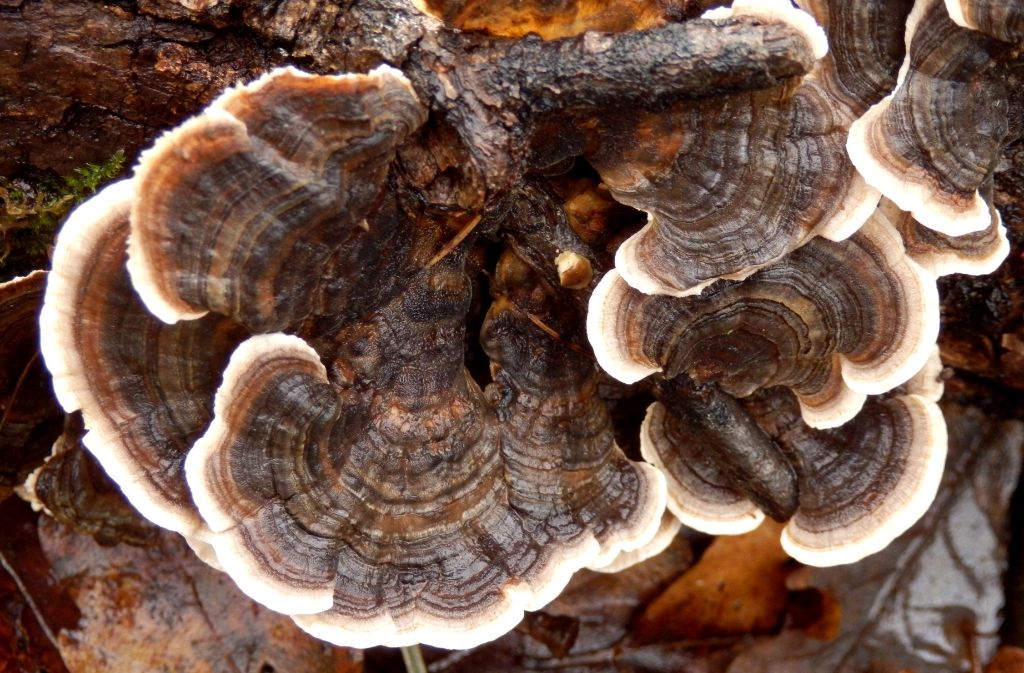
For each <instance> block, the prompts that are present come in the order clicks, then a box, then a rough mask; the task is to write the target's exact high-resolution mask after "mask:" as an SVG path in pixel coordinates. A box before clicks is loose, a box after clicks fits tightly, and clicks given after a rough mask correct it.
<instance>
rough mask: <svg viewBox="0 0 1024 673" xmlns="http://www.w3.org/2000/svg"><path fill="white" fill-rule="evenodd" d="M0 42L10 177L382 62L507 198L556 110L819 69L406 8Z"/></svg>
mask: <svg viewBox="0 0 1024 673" xmlns="http://www.w3.org/2000/svg"><path fill="white" fill-rule="evenodd" d="M0 34H2V35H3V36H4V40H3V44H2V45H0V174H5V175H11V174H14V173H16V172H17V171H19V170H22V169H25V168H28V167H34V168H40V169H52V170H55V171H58V172H62V173H65V172H68V171H69V170H71V169H72V168H74V167H76V166H80V165H82V164H83V163H85V162H88V161H93V162H97V161H101V160H103V159H104V158H106V157H107V156H109V155H110V154H111V153H112V152H113V151H114V150H116V149H118V148H122V149H124V150H125V151H126V152H127V153H128V155H129V156H133V155H134V154H135V153H136V151H137V150H138V149H139V148H140V147H141V146H143V145H144V144H146V143H148V142H150V141H151V140H152V139H153V138H154V137H155V136H156V135H157V133H158V132H159V131H160V130H161V129H164V128H167V127H169V126H172V125H174V124H176V123H178V122H180V121H181V120H182V119H183V118H184V117H186V116H188V115H190V114H193V113H194V112H196V111H197V110H198V109H200V108H201V107H202V106H203V105H205V104H206V103H208V102H209V101H210V100H211V99H212V98H213V97H214V96H215V95H216V94H217V93H218V92H219V91H221V90H222V89H223V88H224V87H225V86H227V85H229V84H233V83H234V82H236V81H238V80H247V79H251V78H252V77H253V76H255V75H256V74H258V73H260V72H263V71H265V70H267V69H269V68H271V67H273V66H276V65H282V64H285V63H294V64H297V65H301V66H303V67H304V68H306V69H311V70H314V71H317V72H320V73H331V72H344V71H347V72H366V71H368V70H369V69H371V68H373V67H375V66H377V65H379V64H381V63H388V64H391V65H394V66H396V67H399V68H400V69H402V70H403V71H404V72H405V74H406V75H407V76H408V77H409V78H410V80H412V82H413V83H414V86H415V87H416V88H417V93H419V94H420V95H421V96H422V98H423V100H424V101H426V102H427V103H428V105H430V107H431V108H432V109H433V111H435V112H436V113H439V114H438V116H439V117H440V118H443V119H444V120H445V121H446V122H447V123H448V124H450V125H451V127H452V128H453V129H454V130H455V131H456V133H457V134H458V136H459V137H461V138H462V140H463V141H464V142H466V143H467V145H468V147H469V148H470V152H471V153H472V156H473V162H474V163H475V164H479V166H478V168H486V172H487V175H488V180H487V182H488V185H487V186H488V187H491V188H495V187H505V186H506V185H505V184H502V182H503V181H507V180H508V179H509V177H510V176H511V175H513V174H514V172H515V170H516V169H515V168H514V167H515V166H516V164H519V163H521V162H522V161H524V160H525V157H524V156H523V155H524V153H525V145H524V142H523V140H524V138H526V137H528V136H529V135H530V133H531V131H534V130H536V129H538V128H539V126H538V125H539V123H540V122H541V121H543V119H544V118H547V117H550V113H551V112H553V111H556V110H557V111H568V110H576V111H582V112H583V113H585V112H586V111H588V110H595V109H604V108H608V107H609V106H611V107H614V106H622V107H630V106H635V105H637V104H642V105H645V106H658V105H664V104H665V103H667V102H670V101H672V100H674V99H678V98H681V97H694V96H705V95H711V94H716V93H721V92H722V91H725V90H742V89H751V88H763V87H765V86H768V85H771V84H773V83H777V82H779V81H781V80H783V79H785V78H788V77H792V76H795V75H800V74H802V73H803V72H805V71H806V70H807V69H808V68H809V67H810V64H811V61H812V58H811V54H810V52H809V50H808V47H807V44H806V41H805V40H804V38H803V37H802V36H800V35H798V34H796V33H795V32H794V31H792V30H787V29H786V28H784V27H780V26H779V25H756V24H755V23H753V22H749V21H748V22H735V23H734V24H730V25H725V26H721V25H720V26H717V27H716V26H715V25H713V24H712V23H711V22H709V21H695V22H690V23H686V24H669V25H666V26H663V27H659V28H653V29H650V30H646V31H637V32H634V33H626V34H622V35H617V36H614V37H610V36H597V35H595V34H591V35H589V36H582V37H574V38H567V39H563V40H553V41H550V42H542V41H541V40H539V39H538V38H527V39H525V40H508V39H498V38H492V37H488V36H486V35H483V34H476V33H459V32H457V31H455V30H452V29H448V28H445V27H444V26H442V25H441V24H440V23H439V22H438V21H437V20H436V19H433V18H431V17H428V16H426V15H424V14H422V13H420V12H419V11H418V10H416V9H415V8H414V7H413V5H412V3H411V2H406V1H404V0H357V1H355V2H343V3H336V2H327V1H326V0H316V1H314V2H304V3H298V2H270V0H258V1H256V2H250V3H244V6H243V4H242V3H234V2H230V1H229V0H222V1H218V0H210V1H208V2H201V3H195V2H177V1H174V0H150V1H145V0H144V1H143V2H140V3H138V4H137V5H136V4H135V3H121V4H103V3H99V2H90V1H87V0H68V1H64V0H60V1H58V0H42V1H41V2H23V3H17V2H9V1H5V2H3V3H2V5H0ZM640 82H642V83H643V85H642V86H641V85H640ZM566 118H567V117H566ZM546 130H550V129H546ZM562 131H563V132H564V131H565V129H562Z"/></svg>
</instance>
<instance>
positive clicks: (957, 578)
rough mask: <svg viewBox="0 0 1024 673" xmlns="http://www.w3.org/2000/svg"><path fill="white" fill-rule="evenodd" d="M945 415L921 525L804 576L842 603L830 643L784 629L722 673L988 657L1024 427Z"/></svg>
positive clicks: (924, 670) (887, 668)
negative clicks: (937, 480)
mask: <svg viewBox="0 0 1024 673" xmlns="http://www.w3.org/2000/svg"><path fill="white" fill-rule="evenodd" d="M945 413H946V419H947V422H948V423H949V431H950V453H949V458H948V460H947V464H946V474H945V477H944V479H943V484H942V487H941V488H940V491H939V494H938V497H937V498H936V500H935V502H934V504H933V505H932V507H931V509H930V510H929V511H928V513H927V514H925V516H924V517H923V518H922V519H921V521H920V522H918V524H917V525H916V526H914V527H913V528H912V529H911V530H910V531H909V532H908V533H907V534H905V535H903V536H902V537H900V538H898V539H897V540H896V541H895V542H894V543H893V544H891V545H890V546H889V547H888V548H887V549H886V550H884V551H882V552H880V553H878V554H875V555H874V556H870V557H868V558H866V559H864V560H863V561H861V562H859V563H856V564H853V565H849V566H841V567H836V568H824V569H808V570H807V571H805V572H806V577H805V578H804V581H803V582H802V583H803V584H806V586H807V587H808V588H811V587H813V588H814V589H816V590H818V591H820V592H822V593H824V594H826V595H828V596H831V597H832V598H834V599H835V600H836V601H837V602H838V604H839V605H840V606H841V609H842V618H841V622H840V624H839V629H838V631H837V632H836V634H835V637H834V639H832V640H828V641H823V640H820V639H818V638H814V637H812V636H811V635H809V634H808V632H807V628H806V625H805V626H804V628H802V629H797V628H789V629H786V630H785V631H783V632H782V633H780V634H779V635H778V636H776V637H770V638H762V639H759V640H758V641H757V642H756V643H755V644H754V645H753V647H751V648H750V649H749V650H747V651H745V652H744V653H742V654H741V655H740V656H739V657H737V658H736V660H735V661H734V662H733V664H732V666H731V667H730V668H729V672H730V673H775V672H777V673H812V672H813V673H823V672H827V673H864V672H868V671H870V672H871V673H896V672H897V671H913V672H914V673H954V672H957V673H959V672H961V671H966V670H972V667H974V670H979V669H980V664H979V661H985V660H987V659H988V658H989V657H990V656H992V654H993V653H994V652H995V649H996V647H997V645H998V637H997V632H998V628H999V623H1000V611H1001V609H1002V607H1003V602H1004V597H1003V587H1002V576H1003V573H1004V572H1005V569H1006V541H1007V535H1008V513H1007V508H1008V505H1009V499H1010V496H1011V495H1012V493H1013V490H1014V487H1015V486H1016V483H1017V478H1018V475H1019V473H1020V466H1021V447H1022V444H1024V425H1022V424H1021V423H1019V422H1015V421H1007V422H995V421H991V420H989V419H987V418H985V417H984V416H982V415H981V413H980V412H978V411H976V410H969V409H968V410H965V409H962V408H958V407H954V406H947V407H946V409H945ZM798 577H799V576H798Z"/></svg>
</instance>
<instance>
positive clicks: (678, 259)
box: [588, 2, 902, 296]
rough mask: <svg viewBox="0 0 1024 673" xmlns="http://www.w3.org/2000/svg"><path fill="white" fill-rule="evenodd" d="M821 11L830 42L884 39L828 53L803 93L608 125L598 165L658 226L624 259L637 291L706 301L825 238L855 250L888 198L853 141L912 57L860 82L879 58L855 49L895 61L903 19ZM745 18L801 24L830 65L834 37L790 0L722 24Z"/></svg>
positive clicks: (624, 250)
mask: <svg viewBox="0 0 1024 673" xmlns="http://www.w3.org/2000/svg"><path fill="white" fill-rule="evenodd" d="M813 4H814V7H813V8H812V9H814V10H815V11H816V12H819V13H821V14H822V17H823V18H824V19H831V20H833V21H834V23H835V24H836V25H835V26H830V27H829V30H836V31H838V32H840V33H845V32H848V31H849V29H850V27H849V26H848V25H847V24H849V23H855V24H857V26H856V27H857V28H862V27H864V26H863V25H861V24H864V25H866V26H867V27H869V28H872V29H874V30H873V31H870V32H868V35H870V36H871V38H870V39H868V37H866V36H860V38H861V39H860V40H859V42H855V41H852V40H851V43H850V44H847V45H844V48H843V49H841V50H840V51H839V52H837V53H836V54H832V53H829V54H828V55H827V56H825V58H824V59H823V60H822V61H820V62H819V63H818V64H817V65H816V66H815V69H814V70H813V71H812V72H811V73H810V74H809V75H808V76H806V77H805V78H803V80H802V82H801V83H800V84H799V85H798V86H796V87H795V88H794V86H793V85H792V84H790V85H784V86H779V87H776V88H774V89H768V90H764V91H757V92H752V93H743V94H734V95H730V96H726V97H723V98H718V99H713V100H705V101H684V102H680V103H677V104H675V105H674V106H672V107H671V108H670V109H669V110H668V111H666V112H651V113H646V114H638V113H637V112H635V111H630V112H629V113H628V114H622V115H620V116H617V117H616V116H614V115H612V116H609V117H607V118H606V119H603V120H601V121H600V122H599V124H600V131H599V133H598V138H599V139H600V141H601V142H600V144H599V146H598V147H597V148H596V149H595V150H594V151H592V153H591V154H589V155H588V158H589V159H590V161H591V163H592V164H593V165H594V166H595V168H597V170H598V171H599V172H600V173H601V177H602V179H603V180H604V182H605V183H606V184H607V185H608V187H609V188H610V190H611V192H612V194H613V195H614V196H615V198H616V199H617V200H619V201H622V202H623V203H627V204H629V205H631V206H634V207H637V208H640V209H642V210H645V211H647V212H648V213H649V216H650V217H649V222H648V225H647V226H646V227H644V228H643V229H642V230H641V231H640V232H638V233H637V234H636V235H634V236H633V237H631V238H630V239H629V240H627V241H626V242H625V243H624V244H623V245H622V246H620V247H619V249H618V251H617V254H616V268H617V269H618V271H619V272H620V273H621V274H622V277H623V278H624V279H625V280H626V282H627V283H629V284H630V285H631V286H632V287H635V288H636V289H638V290H640V291H642V292H645V293H648V294H667V295H671V296H688V295H691V294H696V293H699V292H700V291H701V290H702V289H703V288H704V287H706V286H707V285H709V284H710V283H712V282H713V281H714V280H716V279H718V278H721V277H725V278H742V277H744V276H745V275H749V274H750V273H752V272H753V271H754V270H756V269H757V268H759V267H761V266H764V265H765V264H769V263H771V262H774V261H776V260H778V259H780V258H782V257H783V256H784V255H785V254H787V253H788V252H789V251H790V250H793V249H794V248H796V247H799V246H800V245H802V244H803V243H804V242H805V241H806V240H808V239H809V238H810V237H811V236H813V235H821V236H825V237H827V238H830V239H833V240H841V239H843V238H846V237H847V236H849V235H850V234H851V233H853V232H854V231H856V230H857V228H859V227H860V226H861V225H862V224H863V222H864V221H865V220H866V219H867V218H868V217H869V216H870V214H871V212H872V211H873V209H874V207H875V205H876V204H877V202H878V197H879V194H878V192H877V191H876V190H875V189H873V188H871V187H869V186H868V185H867V183H865V182H864V179H863V178H862V177H861V176H860V174H858V172H857V171H856V169H855V168H854V167H853V165H852V164H851V163H850V162H849V160H848V158H847V157H846V153H845V149H844V146H845V142H846V131H847V129H848V127H849V124H850V123H851V122H852V121H853V120H854V119H856V118H857V116H858V115H859V114H861V112H862V111H863V110H864V109H865V108H866V107H867V105H869V104H870V103H871V102H874V100H877V97H876V98H871V96H872V95H873V94H874V92H875V90H876V89H877V88H878V86H877V82H879V81H881V82H884V81H886V80H887V74H888V73H886V72H885V70H886V67H887V64H889V63H892V62H894V61H895V60H896V58H898V57H899V56H901V55H902V54H899V55H898V56H897V57H896V58H889V59H888V60H882V61H879V62H874V63H872V69H871V70H870V71H869V73H868V74H867V75H861V76H860V79H858V78H857V77H854V76H852V75H851V74H850V73H851V71H852V70H853V68H852V67H851V64H850V62H851V61H856V62H858V63H859V62H861V61H864V60H869V57H867V56H864V55H863V54H860V53H858V52H856V51H855V50H854V48H855V47H859V46H861V45H860V44H859V43H870V46H871V48H872V49H873V52H885V53H888V52H889V50H891V46H890V45H889V44H888V42H891V41H892V40H888V39H887V38H888V37H892V36H894V35H895V34H896V30H895V28H894V27H893V22H892V15H893V14H898V11H896V12H894V11H893V10H892V9H891V8H887V7H886V6H884V5H882V4H881V3H877V2H872V3H866V4H864V5H863V7H860V11H850V10H848V9H847V8H846V7H842V6H840V7H838V8H837V9H836V11H833V12H832V13H831V16H830V13H829V11H828V5H827V4H826V3H824V2H818V3H813ZM833 4H835V3H833ZM737 15H743V16H749V17H753V18H757V19H760V20H784V21H788V22H791V23H793V24H795V25H798V26H801V27H802V30H803V33H804V34H805V35H807V36H808V40H809V41H810V42H811V43H812V44H814V45H816V47H815V55H816V56H819V57H820V56H824V55H825V53H826V48H825V36H824V33H823V32H822V30H821V29H820V28H818V27H817V26H816V25H815V24H814V21H813V19H812V18H811V16H810V15H808V14H806V13H804V12H801V11H799V10H796V9H795V8H793V7H792V6H791V5H790V4H789V3H788V2H782V3H735V4H734V5H733V7H732V8H731V9H729V10H724V11H723V10H716V11H715V13H714V14H713V15H712V16H714V17H716V18H717V17H719V16H737ZM848 15H849V16H848ZM840 22H845V23H840ZM899 34H900V35H902V32H900V33H899ZM865 48H866V47H865ZM851 52H852V53H851ZM844 78H845V79H844ZM888 78H890V79H894V78H895V67H893V68H892V73H891V74H888ZM865 80H867V81H865ZM864 98H867V100H864ZM825 194H827V195H828V198H823V195H825Z"/></svg>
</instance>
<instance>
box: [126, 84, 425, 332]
mask: <svg viewBox="0 0 1024 673" xmlns="http://www.w3.org/2000/svg"><path fill="white" fill-rule="evenodd" d="M425 115H426V112H425V109H424V108H423V106H422V105H420V103H419V101H418V100H417V98H416V95H415V94H414V93H413V91H412V88H411V86H410V85H409V82H408V80H406V78H405V77H404V76H403V75H402V74H401V73H400V72H399V71H397V70H395V69H394V68H390V67H388V66H380V67H379V68H377V69H376V70H374V71H373V72H371V73H370V74H368V75H337V76H314V75H308V74H306V73H302V72H300V71H298V70H295V69H294V68H281V69H278V70H274V71H272V72H270V73H268V74H267V75H265V76H264V77H262V78H260V79H259V80H257V81H255V82H253V83H251V84H248V85H245V86H239V87H236V88H234V89H230V90H228V91H227V92H225V93H224V94H222V95H221V96H220V97H219V98H218V99H217V100H216V101H214V102H213V104H211V105H210V107H209V108H207V109H206V110H205V111H204V112H203V113H202V114H200V115H198V116H197V117H194V118H192V119H190V120H188V121H186V122H185V123H184V124H182V125H181V126H179V127H178V128H176V129H174V130H173V131H170V132H169V133H167V134H165V135H164V136H163V137H162V138H160V139H159V140H158V141H157V142H156V144H155V145H154V146H153V148H152V149H150V150H148V151H147V152H145V153H144V154H143V155H142V158H141V160H140V162H139V165H138V167H137V168H136V177H135V182H136V184H137V191H138V198H137V199H136V201H135V202H134V204H133V206H132V214H131V220H132V236H131V240H130V242H129V262H128V270H129V271H130V272H131V274H132V283H133V284H134V286H135V288H136V290H137V291H138V292H139V295H140V296H141V297H142V300H143V301H144V302H145V303H146V306H147V307H148V308H149V310H150V311H152V312H153V314H154V315H156V316H157V317H158V318H160V319H161V320H164V321H165V322H174V321H176V320H179V319H189V318H195V317H198V316H200V315H203V314H204V313H206V312H207V311H209V310H213V311H217V312H220V313H223V314H224V315H227V316H231V317H233V318H235V319H236V320H238V321H239V322H241V323H242V324H244V325H246V326H247V327H249V328H250V329H252V330H254V331H274V330H277V329H283V328H284V327H287V326H289V325H292V324H294V323H295V322H297V321H299V320H301V319H302V318H304V317H306V316H308V315H309V314H310V313H313V312H314V311H323V310H324V309H325V308H326V307H323V306H319V305H318V302H319V301H323V300H324V298H323V296H322V293H323V289H322V288H321V287H320V281H321V276H319V275H318V274H311V273H309V269H320V268H324V267H325V266H326V265H327V264H328V261H330V263H332V264H349V265H358V264H359V260H361V259H372V258H373V257H374V256H375V255H374V253H375V252H376V249H375V246H379V245H380V241H379V240H378V239H377V238H376V237H374V236H363V235H354V232H356V230H357V229H359V227H360V225H361V223H362V222H363V221H364V219H365V217H366V213H367V212H368V210H369V209H370V207H371V206H372V205H373V199H374V198H376V196H377V194H378V193H379V186H380V184H381V183H382V182H383V180H384V176H385V175H386V173H387V168H388V165H389V164H390V162H391V160H392V159H393V158H394V152H395V148H396V146H397V145H398V143H400V142H401V141H402V140H404V139H405V137H406V136H407V135H408V134H409V133H410V132H412V131H413V130H415V129H416V128H417V127H418V126H419V125H420V124H422V123H423V121H424V119H425ZM350 239H355V240H354V241H353V242H352V243H351V244H348V243H349V242H350ZM339 251H340V252H339ZM338 254H340V255H341V258H340V259H339V258H338V257H336V255H338Z"/></svg>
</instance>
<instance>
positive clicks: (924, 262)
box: [878, 198, 1010, 276]
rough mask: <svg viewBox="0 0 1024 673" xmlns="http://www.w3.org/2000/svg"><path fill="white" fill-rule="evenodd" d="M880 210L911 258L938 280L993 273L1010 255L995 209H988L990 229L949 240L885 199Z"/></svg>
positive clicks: (1000, 220) (1000, 221)
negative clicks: (952, 275) (941, 277)
mask: <svg viewBox="0 0 1024 673" xmlns="http://www.w3.org/2000/svg"><path fill="white" fill-rule="evenodd" d="M878 209H879V213H878V215H879V216H881V217H885V218H886V219H887V220H888V221H889V222H890V223H891V224H892V225H893V226H894V227H896V229H897V230H898V231H899V232H900V237H901V238H902V239H903V245H904V247H905V248H906V249H907V254H908V255H910V258H911V259H913V260H914V261H915V262H917V263H918V264H920V265H921V266H922V267H923V268H925V269H927V270H929V271H931V272H932V273H933V274H934V275H935V276H945V275H947V274H951V273H966V274H971V275H983V274H986V273H992V272H993V271H995V270H996V268H998V267H999V265H1000V264H1002V262H1003V260H1004V259H1006V256H1007V255H1008V254H1009V253H1010V241H1009V240H1008V239H1007V238H1006V227H1004V226H1003V219H1002V217H1001V216H1000V215H999V211H998V210H996V208H995V206H991V205H990V206H989V216H990V218H991V221H990V222H989V225H988V227H987V228H985V229H982V230H981V231H976V232H972V233H970V234H962V235H960V236H947V235H946V234H941V233H939V232H937V231H935V230H934V229H929V228H928V227H925V226H922V225H921V224H920V223H919V222H917V220H915V219H914V217H913V215H911V214H910V213H908V212H905V211H902V210H900V209H899V208H898V207H897V206H896V204H894V203H893V202H892V201H890V200H889V199H886V198H883V199H882V201H881V203H880V204H879V206H878Z"/></svg>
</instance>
